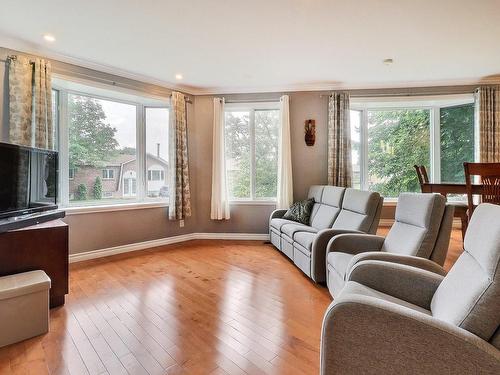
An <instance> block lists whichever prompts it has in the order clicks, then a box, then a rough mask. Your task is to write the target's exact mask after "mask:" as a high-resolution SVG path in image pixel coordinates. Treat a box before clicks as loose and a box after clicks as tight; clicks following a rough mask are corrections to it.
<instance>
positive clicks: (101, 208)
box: [61, 202, 168, 216]
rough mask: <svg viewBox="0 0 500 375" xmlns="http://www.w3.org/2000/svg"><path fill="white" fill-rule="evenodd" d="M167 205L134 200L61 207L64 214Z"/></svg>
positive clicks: (166, 204) (139, 208) (141, 208)
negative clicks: (133, 201) (100, 204)
mask: <svg viewBox="0 0 500 375" xmlns="http://www.w3.org/2000/svg"><path fill="white" fill-rule="evenodd" d="M159 207H168V202H135V203H122V204H110V205H107V206H106V205H102V206H77V207H61V209H63V210H64V211H66V216H71V215H82V214H92V213H99V212H114V211H128V210H144V209H148V208H159Z"/></svg>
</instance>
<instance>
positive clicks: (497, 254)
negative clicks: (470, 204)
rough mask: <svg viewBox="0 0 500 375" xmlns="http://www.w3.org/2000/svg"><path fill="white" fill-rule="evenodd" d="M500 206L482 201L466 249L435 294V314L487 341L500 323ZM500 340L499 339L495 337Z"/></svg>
mask: <svg viewBox="0 0 500 375" xmlns="http://www.w3.org/2000/svg"><path fill="white" fill-rule="evenodd" d="M499 217H500V206H497V205H492V204H484V203H483V204H481V205H479V206H478V207H477V208H476V209H475V210H474V214H473V215H472V218H471V220H470V223H469V226H468V228H467V233H466V235H465V241H464V252H463V253H462V254H461V255H460V257H459V258H458V260H457V261H456V262H455V264H454V265H453V267H452V268H451V270H450V271H449V272H448V274H447V275H446V277H445V278H444V280H443V282H442V283H441V284H440V285H439V287H438V288H437V290H436V293H434V296H433V298H432V302H431V310H432V314H433V316H434V317H436V318H438V319H441V320H444V321H446V322H448V323H451V324H455V325H457V326H459V327H460V328H463V329H465V330H467V331H469V332H472V333H473V334H475V335H477V336H479V337H481V338H482V339H483V340H487V341H488V340H491V339H492V337H493V336H494V335H495V332H498V330H499V328H498V327H499V326H500V220H499V219H498V218H499ZM495 342H496V340H495Z"/></svg>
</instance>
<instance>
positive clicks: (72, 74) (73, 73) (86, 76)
mask: <svg viewBox="0 0 500 375" xmlns="http://www.w3.org/2000/svg"><path fill="white" fill-rule="evenodd" d="M15 59H16V56H15V55H13V56H7V58H6V59H0V62H4V63H7V62H9V60H15ZM55 73H56V74H58V73H59V74H63V75H65V74H66V75H69V76H70V77H71V76H76V77H83V78H88V79H90V80H92V81H97V82H101V83H105V84H108V85H111V86H117V87H122V88H129V89H131V90H134V91H140V90H138V89H137V87H136V86H134V85H129V84H127V83H121V82H116V81H113V80H111V79H107V78H101V77H96V76H93V75H91V74H85V73H79V72H72V71H70V70H65V69H56V71H55ZM124 78H125V77H124ZM127 79H128V78H127ZM139 82H140V81H139ZM141 83H143V84H148V83H144V82H141ZM167 90H170V91H175V90H172V89H167ZM153 94H155V93H153ZM156 94H157V93H156ZM184 99H185V100H186V103H189V104H192V103H193V102H192V100H191V98H190V97H189V96H186V95H184Z"/></svg>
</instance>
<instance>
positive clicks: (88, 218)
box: [0, 48, 473, 253]
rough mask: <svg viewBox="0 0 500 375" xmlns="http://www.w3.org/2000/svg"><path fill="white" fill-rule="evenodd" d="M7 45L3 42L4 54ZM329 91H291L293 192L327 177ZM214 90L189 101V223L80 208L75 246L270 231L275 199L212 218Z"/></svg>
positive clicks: (390, 213) (74, 71)
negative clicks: (308, 125)
mask: <svg viewBox="0 0 500 375" xmlns="http://www.w3.org/2000/svg"><path fill="white" fill-rule="evenodd" d="M11 53H13V51H8V50H5V49H2V48H0V59H2V60H3V59H5V57H6V56H7V55H8V54H11ZM53 66H54V71H55V72H60V73H65V74H68V75H75V76H85V77H87V78H88V77H89V76H92V77H96V78H97V79H99V80H103V81H107V82H109V81H110V80H112V81H115V82H116V85H117V86H122V87H127V88H136V89H137V90H141V91H144V92H149V93H151V94H156V95H168V94H169V92H170V91H169V90H167V89H165V88H162V87H159V86H154V85H148V84H143V83H140V82H136V81H133V80H129V79H124V78H120V77H116V76H112V75H109V74H105V73H100V72H96V71H92V70H89V69H85V68H80V67H77V66H74V65H69V64H64V63H60V62H54V63H53ZM6 83H7V81H6V79H5V64H3V63H2V64H0V88H3V89H2V90H0V119H2V124H3V126H2V132H1V137H2V139H3V140H7V135H8V117H7V111H6V109H7V106H8V102H7V97H6V92H7V85H6ZM472 89H473V87H458V86H457V87H441V88H439V87H438V88H419V89H397V90H390V89H388V90H364V91H361V90H357V91H354V93H355V94H362V95H370V94H373V93H376V94H380V93H388V94H398V95H404V94H408V93H410V92H411V93H421V94H424V93H425V94H436V93H453V92H465V91H469V92H471V91H472ZM327 94H328V93H326V92H323V93H321V92H292V93H289V95H290V119H291V138H292V154H293V156H292V158H293V159H292V164H293V175H294V182H293V186H294V198H295V200H299V199H303V198H304V197H305V196H306V194H307V190H308V188H309V186H310V185H313V184H326V182H327V101H328V98H327ZM224 96H225V98H226V100H228V101H231V100H248V101H251V100H253V99H270V100H277V99H278V98H279V96H280V93H272V94H238V95H224ZM212 99H213V96H196V97H194V98H193V104H190V105H188V141H189V142H188V146H189V158H190V160H189V168H190V178H191V194H192V206H193V217H192V218H190V219H188V220H186V225H185V227H184V228H179V225H178V223H177V222H170V221H168V220H167V213H166V209H164V208H150V209H140V210H133V211H116V212H103V213H91V214H78V215H71V216H67V217H66V219H65V220H66V222H67V223H68V224H70V251H71V253H78V252H83V251H89V250H96V249H101V248H107V247H112V246H118V245H124V244H129V243H134V242H140V241H146V240H153V239H159V238H164V237H169V236H175V235H179V234H185V233H192V232H203V233H207V232H223V233H224V232H225V233H232V232H236V233H267V230H268V218H269V214H270V213H271V212H272V210H273V209H274V206H272V205H243V204H238V205H232V206H231V220H229V221H221V222H217V221H212V220H210V196H211V174H212V162H211V159H212V115H213V103H212ZM306 119H315V120H316V144H315V145H314V146H312V147H308V146H306V144H305V142H304V121H305V120H306ZM393 217H394V207H384V209H383V212H382V218H385V219H387V218H393Z"/></svg>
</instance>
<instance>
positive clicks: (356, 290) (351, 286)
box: [337, 281, 431, 315]
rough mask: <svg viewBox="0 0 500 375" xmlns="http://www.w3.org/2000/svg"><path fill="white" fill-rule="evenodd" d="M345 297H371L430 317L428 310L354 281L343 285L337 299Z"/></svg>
mask: <svg viewBox="0 0 500 375" xmlns="http://www.w3.org/2000/svg"><path fill="white" fill-rule="evenodd" d="M345 295H361V296H365V297H373V298H377V299H380V300H383V301H386V302H389V303H394V304H396V305H398V306H402V307H406V308H409V309H412V310H414V311H418V312H421V313H424V314H426V315H431V312H430V311H429V310H426V309H424V308H422V307H420V306H417V305H414V304H413V303H410V302H406V301H405V300H402V299H399V298H396V297H393V296H391V295H389V294H385V293H382V292H379V291H378V290H375V289H372V288H369V287H367V286H365V285H363V284H360V283H357V282H355V281H348V282H347V283H346V284H345V285H344V288H343V289H342V291H341V292H340V294H339V295H338V296H337V297H338V298H341V297H342V296H345Z"/></svg>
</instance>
